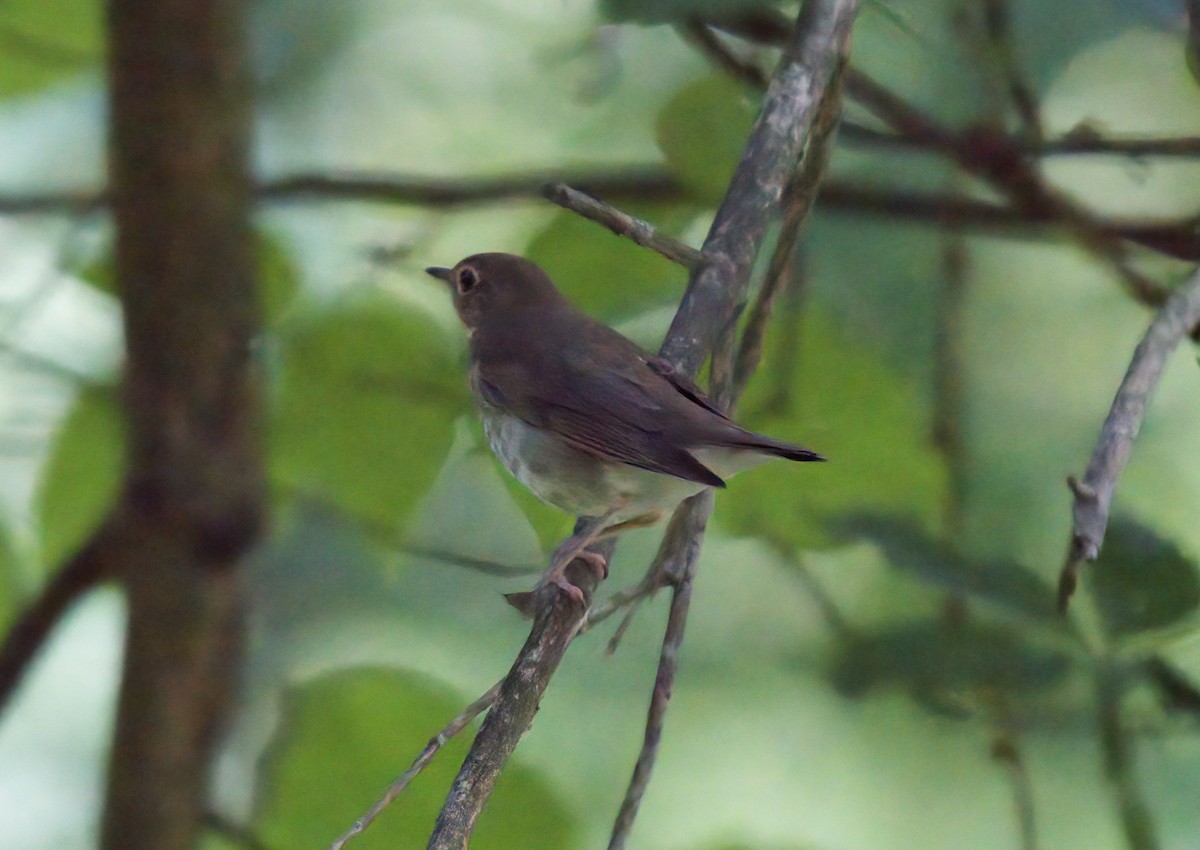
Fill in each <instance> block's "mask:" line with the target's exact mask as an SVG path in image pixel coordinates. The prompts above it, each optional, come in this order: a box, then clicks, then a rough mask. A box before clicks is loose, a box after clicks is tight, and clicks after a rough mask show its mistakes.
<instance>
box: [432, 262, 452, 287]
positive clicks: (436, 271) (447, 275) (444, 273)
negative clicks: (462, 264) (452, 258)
mask: <svg viewBox="0 0 1200 850" xmlns="http://www.w3.org/2000/svg"><path fill="white" fill-rule="evenodd" d="M425 274H427V275H432V276H433V277H436V278H437V279H438V280H441V281H445V282H446V283H450V282H451V281H452V280H453V279H454V269H444V268H442V267H441V266H430V267H429V268H427V269H425Z"/></svg>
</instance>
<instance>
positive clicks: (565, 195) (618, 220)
mask: <svg viewBox="0 0 1200 850" xmlns="http://www.w3.org/2000/svg"><path fill="white" fill-rule="evenodd" d="M543 194H544V195H545V196H546V198H547V199H548V200H551V201H553V202H554V203H556V204H558V205H559V206H560V207H563V208H564V209H568V210H570V211H571V212H574V213H578V214H579V215H581V216H583V217H584V218H587V219H591V220H592V221H594V222H596V223H597V224H602V225H604V226H605V227H607V228H608V229H609V230H611V231H612V232H613V233H615V234H617V235H618V236H624V237H625V238H626V239H632V240H633V241H634V242H636V243H637V244H639V245H641V246H642V247H643V248H649V249H650V250H651V251H657V252H658V253H659V254H662V255H663V256H664V257H666V258H667V259H668V260H670V261H671V262H673V263H678V264H679V265H681V266H683V267H684V268H685V269H688V270H689V271H695V270H696V269H698V268H700V267H701V266H703V265H704V255H703V254H702V253H700V252H699V251H697V250H696V249H695V248H693V247H692V246H691V245H687V244H685V243H683V242H680V241H679V240H678V239H673V238H671V237H670V236H667V235H665V234H662V233H659V232H658V231H657V230H656V229H655V228H654V225H652V224H650V223H649V222H646V221H643V220H642V219H640V218H636V217H634V216H632V215H629V213H624V212H621V211H620V210H619V209H617V208H616V207H613V206H610V205H608V204H606V203H604V202H603V201H600V200H597V199H596V198H593V197H591V196H590V195H587V194H584V193H583V192H579V191H577V190H575V189H572V188H571V187H569V186H565V185H563V184H562V183H555V184H552V185H549V186H546V187H545V188H544V189H543Z"/></svg>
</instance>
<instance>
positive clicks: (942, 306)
mask: <svg viewBox="0 0 1200 850" xmlns="http://www.w3.org/2000/svg"><path fill="white" fill-rule="evenodd" d="M967 262H968V260H967V246H966V244H965V241H964V239H963V235H962V234H961V233H957V232H947V233H946V234H944V236H943V244H942V291H941V297H940V298H938V306H937V325H936V328H935V337H934V356H933V392H934V402H933V428H932V441H933V445H934V447H935V448H936V449H937V450H938V452H939V453H940V454H941V456H942V459H943V461H944V462H945V467H946V473H947V477H948V482H947V486H946V499H945V509H944V511H943V516H944V519H945V535H946V537H947V538H948V539H950V540H956V539H958V538H959V536H960V532H961V531H962V526H963V514H964V511H965V501H966V472H965V464H966V458H965V456H964V447H963V435H962V416H963V403H964V400H965V396H966V392H965V383H966V376H965V375H964V374H963V370H964V361H965V356H964V352H963V339H962V330H963V328H962V325H963V310H964V305H965V302H966V288H967Z"/></svg>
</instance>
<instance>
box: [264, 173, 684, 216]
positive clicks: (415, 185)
mask: <svg viewBox="0 0 1200 850" xmlns="http://www.w3.org/2000/svg"><path fill="white" fill-rule="evenodd" d="M554 183H567V184H570V185H572V186H574V187H575V188H576V189H578V190H579V191H581V192H586V193H587V194H589V195H595V196H597V197H605V198H611V199H613V200H618V201H619V200H625V199H630V198H634V199H641V200H647V199H650V200H678V199H679V198H681V197H682V190H681V188H680V186H679V183H678V182H677V181H676V180H675V179H674V178H673V177H672V176H671V175H670V174H669V173H667V172H666V171H665V170H664V169H663V168H662V167H661V166H658V165H644V166H637V165H634V166H620V167H610V168H597V169H595V170H592V171H571V170H569V169H563V170H560V171H541V172H528V173H516V174H508V175H500V176H497V177H476V178H473V179H470V180H460V179H438V178H429V177H418V176H404V175H394V174H376V175H371V174H358V173H348V174H341V175H339V174H297V175H293V176H290V177H282V178H278V179H276V180H272V181H269V182H266V183H263V184H262V185H261V186H260V188H259V195H260V197H262V198H263V199H265V200H268V201H270V200H279V201H284V200H286V201H292V200H301V199H305V198H308V199H320V198H330V199H334V200H337V199H340V198H344V197H347V196H353V197H355V198H359V199H361V200H367V201H381V202H385V203H401V204H412V205H419V206H427V207H457V206H465V205H477V204H481V203H493V202H498V201H508V200H512V199H513V198H528V199H530V200H534V199H538V198H541V197H542V196H543V194H544V190H545V187H546V186H547V184H554Z"/></svg>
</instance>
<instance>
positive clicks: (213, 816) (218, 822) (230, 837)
mask: <svg viewBox="0 0 1200 850" xmlns="http://www.w3.org/2000/svg"><path fill="white" fill-rule="evenodd" d="M204 825H205V826H206V827H207V828H208V829H209V830H211V831H212V832H215V833H216V834H217V835H219V836H221V837H222V838H223V839H225V840H226V841H227V842H229V843H230V844H236V845H238V846H239V847H243V848H245V850H272V847H271V845H269V844H267V842H265V841H263V840H262V839H261V838H259V837H258V835H256V834H255V833H254V831H253V830H251V829H250V827H248V826H243V825H242V824H239V823H234V822H233V821H231V820H230V819H229V818H227V817H225V816H224V815H222V814H220V813H218V812H214V811H211V810H210V811H208V812H205V813H204Z"/></svg>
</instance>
